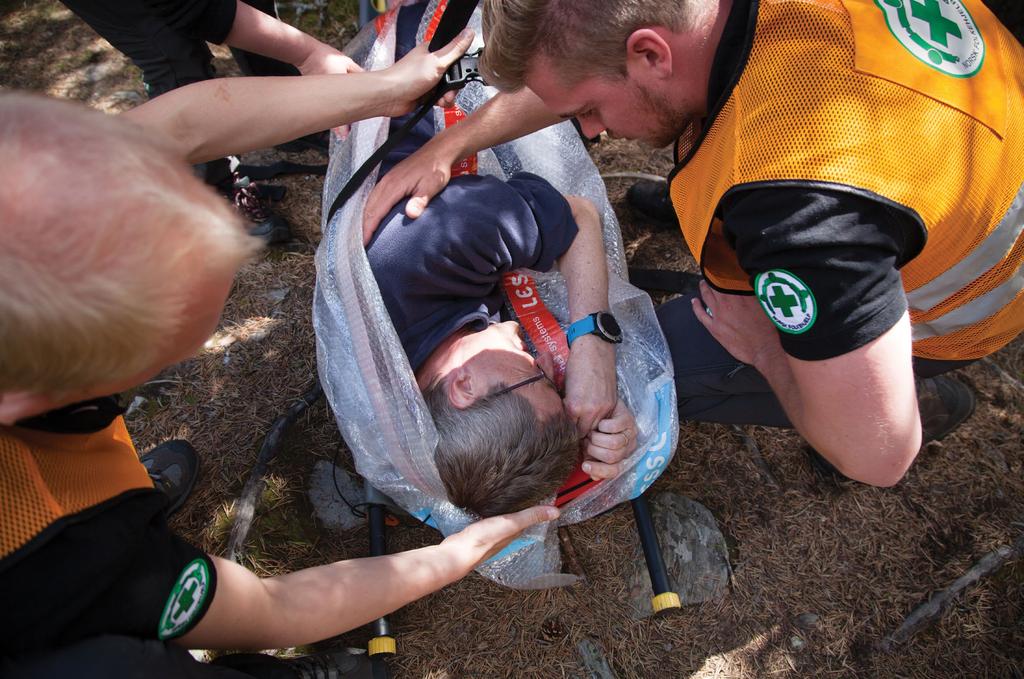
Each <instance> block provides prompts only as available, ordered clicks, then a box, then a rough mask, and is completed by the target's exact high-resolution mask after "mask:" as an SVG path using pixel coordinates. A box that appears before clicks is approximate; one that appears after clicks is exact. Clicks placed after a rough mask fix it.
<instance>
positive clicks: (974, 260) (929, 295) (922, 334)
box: [907, 184, 1024, 341]
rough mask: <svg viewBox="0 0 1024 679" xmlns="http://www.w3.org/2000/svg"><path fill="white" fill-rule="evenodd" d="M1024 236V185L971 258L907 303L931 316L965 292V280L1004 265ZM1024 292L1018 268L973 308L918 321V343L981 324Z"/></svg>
mask: <svg viewBox="0 0 1024 679" xmlns="http://www.w3.org/2000/svg"><path fill="white" fill-rule="evenodd" d="M1021 232H1024V184H1022V185H1021V188H1020V190H1018V191H1017V196H1016V197H1015V198H1014V199H1013V204H1012V205H1011V206H1010V209H1009V210H1008V211H1007V212H1006V215H1004V216H1003V219H1002V221H1000V222H999V225H998V226H997V227H996V228H995V230H994V231H993V232H992V233H990V234H989V235H988V237H987V238H985V240H983V241H982V242H981V243H980V244H979V245H978V247H977V248H975V249H974V252H972V253H971V254H970V255H968V256H967V257H965V258H964V259H962V260H960V262H959V263H958V264H956V265H955V266H953V267H952V268H950V269H948V270H946V271H945V272H944V273H942V274H940V275H939V276H937V277H936V278H935V280H933V281H931V282H930V283H926V284H924V285H922V286H921V287H919V288H917V289H916V290H912V291H910V292H908V293H907V302H908V303H909V305H910V308H911V309H912V310H914V311H921V312H927V311H929V310H930V309H932V308H933V307H934V306H935V305H937V304H939V303H940V302H942V301H943V300H946V299H948V298H949V297H952V296H953V295H954V294H956V293H957V292H959V291H960V290H962V289H963V288H964V287H965V286H964V281H965V280H971V276H972V275H973V276H978V275H980V274H983V273H985V272H987V271H988V270H989V269H991V268H992V267H994V266H996V265H998V264H999V263H1000V262H1002V261H1003V260H1004V259H1005V258H1006V257H1007V255H1008V254H1009V252H1010V250H1011V249H1012V248H1013V246H1014V245H1015V244H1016V243H1017V241H1018V240H1019V239H1020V236H1021ZM1022 290H1024V267H1022V266H1018V267H1017V270H1016V271H1015V272H1014V274H1013V275H1012V276H1010V278H1009V279H1008V280H1007V281H1006V282H1005V283H1003V284H1002V285H999V286H998V287H996V288H994V289H992V290H990V291H989V292H987V293H985V294H984V295H982V296H980V297H977V298H975V299H973V300H971V302H970V303H969V304H966V305H964V306H961V307H958V308H956V309H953V310H952V311H949V312H947V313H945V314H943V315H942V316H939V317H938V318H936V319H934V320H930V321H917V322H916V323H914V326H913V338H914V340H915V341H916V340H921V339H925V338H926V337H938V336H940V335H946V334H949V333H951V332H953V331H954V330H957V329H959V328H962V327H964V326H968V325H973V324H974V323H979V322H981V321H983V320H985V319H986V318H988V317H989V316H991V315H992V314H994V313H996V312H998V311H999V310H1000V309H1002V308H1003V307H1005V306H1006V305H1007V304H1009V303H1010V302H1012V301H1013V300H1014V299H1015V298H1016V297H1017V296H1018V295H1019V294H1021V291H1022Z"/></svg>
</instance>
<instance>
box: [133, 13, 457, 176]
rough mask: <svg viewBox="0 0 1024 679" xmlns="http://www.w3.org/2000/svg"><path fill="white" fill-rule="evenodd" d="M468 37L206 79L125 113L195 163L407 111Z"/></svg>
mask: <svg viewBox="0 0 1024 679" xmlns="http://www.w3.org/2000/svg"><path fill="white" fill-rule="evenodd" d="M472 40H473V33H472V31H464V32H463V33H462V34H461V35H460V36H459V37H458V38H456V39H455V40H453V41H452V42H451V43H449V44H448V45H446V46H445V47H443V48H441V49H440V50H438V51H437V52H433V53H431V52H429V51H427V46H426V45H420V46H419V47H417V48H416V49H415V50H413V51H412V52H410V53H409V54H407V55H406V56H405V57H404V58H402V59H401V60H400V61H398V62H397V63H395V64H394V65H393V66H391V67H389V68H386V69H383V70H381V71H374V72H372V73H349V74H346V75H321V76H303V77H299V78H289V77H281V78H273V77H266V78H219V79H216V80H206V81H203V82H198V83H193V84H191V85H187V86H185V87H180V88H178V89H176V90H172V91H171V92H168V93H166V94H164V95H162V96H160V97H157V98H156V99H152V100H150V101H148V102H146V103H145V104H142V105H141V106H139V107H137V108H134V109H132V110H130V111H127V112H125V113H123V114H122V115H123V116H125V117H127V118H128V119H129V120H132V121H133V122H135V123H136V124H138V125H141V126H142V127H144V128H146V129H147V130H148V131H149V132H151V133H153V134H155V135H157V136H159V137H162V138H163V139H164V141H165V142H166V143H167V144H169V145H170V146H171V147H172V148H174V149H175V150H177V151H178V152H180V154H181V155H182V157H184V158H185V159H186V160H187V161H188V162H190V163H199V162H203V161H206V160H212V159H214V158H220V157H222V156H225V155H228V154H238V153H244V152H246V151H251V150H253V149H259V148H266V147H268V146H273V145H274V144H279V143H281V142H285V141H288V140H290V139H295V138H296V137H301V136H303V135H306V134H309V133H311V132H317V131H319V130H324V129H328V128H331V127H335V126H338V125H343V124H346V123H351V122H353V121H356V120H361V119H363V118H370V117H374V116H396V115H402V114H404V113H407V112H409V111H411V110H412V108H413V107H414V106H415V104H416V102H417V101H418V99H419V98H420V97H421V96H423V95H424V94H426V93H427V92H429V91H430V90H431V89H432V88H433V87H434V85H436V84H437V82H438V81H439V80H440V79H441V76H442V75H443V74H444V72H445V70H447V68H448V67H449V66H450V65H451V64H452V63H453V62H454V61H455V60H456V59H458V58H459V57H460V56H461V55H462V53H463V52H465V51H466V49H467V48H468V47H469V45H470V43H471V42H472Z"/></svg>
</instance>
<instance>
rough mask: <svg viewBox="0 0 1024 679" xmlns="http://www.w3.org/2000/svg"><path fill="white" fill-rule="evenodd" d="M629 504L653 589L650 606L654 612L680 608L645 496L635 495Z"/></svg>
mask: <svg viewBox="0 0 1024 679" xmlns="http://www.w3.org/2000/svg"><path fill="white" fill-rule="evenodd" d="M630 504H631V505H633V518H635V519H636V532H637V533H638V534H639V535H640V548H641V549H642V550H643V552H644V561H646V562H647V573H648V574H649V575H650V576H651V590H653V591H654V596H653V597H651V608H653V609H654V612H655V613H659V612H660V611H664V610H667V609H670V608H680V607H681V604H680V602H679V595H678V594H676V593H675V591H674V590H673V589H672V585H671V584H670V583H669V579H668V571H667V570H666V569H665V560H664V559H663V558H662V557H661V546H660V545H659V544H658V534H657V533H656V532H655V531H654V522H653V521H652V520H651V510H650V509H649V508H648V506H647V497H646V496H644V495H640V496H638V497H635V498H633V499H632V500H630Z"/></svg>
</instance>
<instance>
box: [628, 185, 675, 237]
mask: <svg viewBox="0 0 1024 679" xmlns="http://www.w3.org/2000/svg"><path fill="white" fill-rule="evenodd" d="M626 201H627V202H628V203H629V204H630V206H631V207H632V208H633V209H634V210H636V211H637V212H639V213H640V214H641V215H643V216H644V217H646V218H647V219H649V220H650V221H651V222H653V223H654V225H655V226H658V227H660V228H662V229H678V228H679V218H678V217H676V211H675V209H674V208H673V207H672V200H671V199H670V198H669V195H668V182H656V181H651V180H649V179H641V180H640V181H638V182H637V183H636V184H633V185H632V186H630V187H629V190H627V191H626Z"/></svg>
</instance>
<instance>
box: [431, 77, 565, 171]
mask: <svg viewBox="0 0 1024 679" xmlns="http://www.w3.org/2000/svg"><path fill="white" fill-rule="evenodd" d="M559 120H560V119H559V117H558V116H556V115H555V114H553V113H552V112H551V111H550V110H549V109H548V108H547V106H545V105H544V102H542V101H541V100H540V98H539V97H538V96H537V95H535V94H534V93H533V92H531V91H530V90H529V89H526V88H523V89H522V90H520V91H518V92H516V93H514V94H508V93H504V92H502V93H499V94H498V95H496V96H495V97H494V98H492V99H491V100H490V101H488V102H487V103H486V104H484V105H483V106H481V107H480V108H479V109H477V110H476V111H474V112H473V115H471V116H469V117H468V118H466V120H464V121H463V122H462V123H460V124H458V125H455V126H453V127H450V128H448V129H446V130H445V131H443V132H442V133H440V134H439V135H437V137H435V138H434V139H433V140H431V141H430V142H428V143H430V144H437V145H438V146H439V147H443V148H445V149H446V153H447V154H448V155H449V156H450V157H451V158H452V162H457V161H459V160H461V159H463V158H465V157H467V156H469V155H472V154H473V153H476V152H477V151H480V150H482V149H487V148H490V147H492V146H496V145H498V144H503V143H505V142H507V141H511V140H513V139H518V138H519V137H522V136H525V135H527V134H530V133H532V132H536V131H537V130H540V129H543V128H545V127H547V126H549V125H554V124H555V123H557V122H558V121H559Z"/></svg>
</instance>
